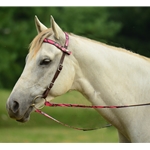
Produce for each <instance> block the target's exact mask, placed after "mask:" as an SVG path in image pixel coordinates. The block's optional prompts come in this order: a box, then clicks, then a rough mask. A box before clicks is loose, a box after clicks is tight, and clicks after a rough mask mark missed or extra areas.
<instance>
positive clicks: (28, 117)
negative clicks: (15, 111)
mask: <svg viewBox="0 0 150 150" xmlns="http://www.w3.org/2000/svg"><path fill="white" fill-rule="evenodd" d="M32 111H33V107H29V109H28V110H27V111H26V113H25V114H24V116H23V117H22V118H21V119H16V121H18V122H22V123H24V122H27V121H29V120H30V114H31V112H32Z"/></svg>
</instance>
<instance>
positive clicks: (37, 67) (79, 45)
mask: <svg viewBox="0 0 150 150" xmlns="http://www.w3.org/2000/svg"><path fill="white" fill-rule="evenodd" d="M35 24H36V28H37V31H38V35H37V36H36V37H35V38H34V40H33V42H32V43H31V47H30V51H29V54H28V56H27V59H26V65H25V68H24V70H23V73H22V74H21V76H20V78H19V80H18V81H17V83H16V85H15V86H14V88H13V90H12V92H11V94H10V96H9V98H8V101H7V105H6V107H7V110H8V113H9V116H10V117H11V118H14V119H16V120H17V121H20V122H26V121H28V120H29V118H30V117H29V116H30V113H31V112H32V111H33V110H34V105H33V103H35V105H36V107H38V106H40V105H42V104H43V99H42V98H40V96H39V95H43V92H44V91H45V90H46V88H47V86H49V84H50V82H51V81H52V79H53V77H54V74H55V72H56V69H57V66H58V64H59V61H60V58H61V55H62V51H61V50H60V49H58V48H57V47H56V46H54V45H51V44H48V43H45V42H43V40H44V39H45V38H47V39H50V40H53V41H56V42H57V43H59V44H60V45H64V43H65V41H66V37H65V34H64V32H63V30H62V29H61V28H60V27H59V26H58V25H57V23H56V22H55V21H54V19H53V17H51V28H47V27H46V26H45V25H43V24H42V23H41V22H40V21H39V20H38V18H37V17H35ZM95 32H96V31H95ZM68 50H69V51H71V52H72V54H71V55H67V54H65V55H66V56H65V59H64V62H63V69H62V72H61V73H60V74H59V76H58V78H57V79H56V81H55V84H54V86H53V87H52V88H51V90H50V91H49V92H48V93H47V96H48V97H47V99H48V100H49V101H51V100H52V99H54V98H55V97H57V96H59V95H62V94H64V93H66V92H68V91H70V90H77V91H79V92H81V93H82V94H83V95H84V96H85V97H86V98H87V99H88V100H89V101H90V102H91V103H92V105H126V104H141V103H148V102H150V59H149V58H146V57H143V56H140V55H138V54H134V53H132V52H129V51H127V50H125V49H122V48H117V47H113V46H109V45H106V44H103V43H100V42H97V41H94V40H90V39H87V38H84V37H81V36H77V35H74V34H69V45H68ZM36 96H38V98H37V97H36ZM35 97H36V98H35ZM33 101H34V102H33ZM41 103H42V104H41ZM98 111H99V113H100V114H101V115H102V116H103V117H104V118H105V119H106V120H107V121H109V122H110V123H111V124H112V125H113V126H115V127H116V128H117V130H118V135H119V141H120V142H150V127H149V126H150V106H143V107H133V108H123V109H98Z"/></svg>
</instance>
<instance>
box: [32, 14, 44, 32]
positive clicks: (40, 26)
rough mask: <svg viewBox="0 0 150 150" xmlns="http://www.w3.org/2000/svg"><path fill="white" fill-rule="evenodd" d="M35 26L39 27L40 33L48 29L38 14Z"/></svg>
mask: <svg viewBox="0 0 150 150" xmlns="http://www.w3.org/2000/svg"><path fill="white" fill-rule="evenodd" d="M35 26H36V29H37V32H38V33H40V32H42V31H44V30H46V29H47V27H46V26H45V25H43V24H42V23H41V22H40V21H39V19H38V17H37V16H35Z"/></svg>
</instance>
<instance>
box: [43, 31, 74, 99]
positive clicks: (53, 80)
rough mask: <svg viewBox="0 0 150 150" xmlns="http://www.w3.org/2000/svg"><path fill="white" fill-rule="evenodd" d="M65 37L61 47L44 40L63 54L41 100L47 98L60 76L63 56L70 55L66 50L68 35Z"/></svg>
mask: <svg viewBox="0 0 150 150" xmlns="http://www.w3.org/2000/svg"><path fill="white" fill-rule="evenodd" d="M65 36H66V41H65V44H64V46H61V45H60V44H59V43H57V42H55V41H53V40H50V39H47V38H45V39H44V41H43V42H44V43H49V44H51V45H54V46H56V47H57V48H58V49H60V50H61V51H62V52H63V53H62V56H61V58H60V61H59V65H58V67H57V70H56V72H55V74H54V77H53V79H52V81H51V83H50V84H49V86H48V87H47V89H46V90H45V91H44V93H43V95H42V98H44V99H45V98H46V97H47V96H48V93H49V92H50V90H51V88H52V87H53V85H54V82H55V80H56V79H57V77H58V75H59V74H60V72H61V70H62V68H63V62H64V58H65V55H66V54H67V55H70V54H71V51H69V50H68V49H67V48H68V45H69V35H68V34H67V33H66V32H65Z"/></svg>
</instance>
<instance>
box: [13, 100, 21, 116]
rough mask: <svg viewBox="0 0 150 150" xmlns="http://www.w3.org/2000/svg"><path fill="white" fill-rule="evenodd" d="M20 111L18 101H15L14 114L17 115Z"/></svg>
mask: <svg viewBox="0 0 150 150" xmlns="http://www.w3.org/2000/svg"><path fill="white" fill-rule="evenodd" d="M18 109H19V103H18V102H17V101H14V102H13V106H12V111H13V113H17V111H18Z"/></svg>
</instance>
